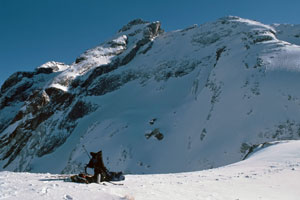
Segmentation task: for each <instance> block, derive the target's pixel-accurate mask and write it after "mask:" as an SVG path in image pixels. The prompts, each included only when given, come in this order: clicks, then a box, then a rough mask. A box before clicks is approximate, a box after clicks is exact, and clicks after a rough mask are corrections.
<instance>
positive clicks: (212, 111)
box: [0, 17, 300, 173]
mask: <svg viewBox="0 0 300 200" xmlns="http://www.w3.org/2000/svg"><path fill="white" fill-rule="evenodd" d="M298 45H300V26H298V25H279V24H274V25H264V24H261V23H259V22H256V21H251V20H247V19H242V18H239V17H225V18H221V19H219V20H217V21H215V22H211V23H206V24H203V25H200V26H197V25H194V26H191V27H188V28H186V29H183V30H177V31H172V32H164V31H163V30H162V29H161V24H160V22H152V23H151V22H146V21H143V20H139V19H138V20H133V21H131V22H130V23H129V24H127V25H125V26H124V27H123V28H122V29H120V30H119V31H118V33H117V34H116V35H115V36H114V37H112V38H111V39H109V40H108V41H106V42H104V43H103V44H101V45H99V46H97V47H95V48H93V49H90V50H87V51H86V52H84V53H83V54H82V55H80V56H79V57H78V58H77V59H76V61H75V62H74V63H72V64H70V65H66V64H64V63H59V62H48V63H46V64H44V65H42V66H40V67H38V68H36V69H35V71H33V72H17V73H14V74H13V75H12V76H11V77H9V78H8V79H7V80H6V81H5V82H4V84H3V85H2V87H1V93H0V141H1V142H0V168H1V169H3V170H12V171H33V172H54V173H60V172H63V173H77V172H79V171H82V169H83V167H84V165H85V164H86V163H87V161H88V159H89V158H88V155H87V154H86V153H87V152H86V150H87V151H98V150H99V149H102V151H103V156H104V162H105V164H106V165H107V167H108V168H109V169H111V170H122V171H125V172H127V173H165V172H181V171H193V170H200V169H207V168H212V167H218V166H222V165H225V164H229V163H233V162H236V161H238V160H241V159H242V158H243V157H244V156H245V155H246V154H247V153H248V151H249V150H251V149H252V148H253V146H255V145H256V144H260V143H264V142H270V141H275V140H286V139H298V138H300V120H299V119H300V112H299V111H300V93H299V89H300V88H299V87H300V46H298Z"/></svg>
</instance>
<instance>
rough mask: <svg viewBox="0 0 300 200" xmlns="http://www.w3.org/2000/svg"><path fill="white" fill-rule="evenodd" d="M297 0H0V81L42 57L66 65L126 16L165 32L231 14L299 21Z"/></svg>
mask: <svg viewBox="0 0 300 200" xmlns="http://www.w3.org/2000/svg"><path fill="white" fill-rule="evenodd" d="M299 9H300V1H299V0H282V1H279V0H203V1H201V0H150V1H144V0H119V1H117V0H0V84H1V85H2V84H3V82H4V80H5V79H6V78H8V76H9V75H11V74H12V73H14V72H16V71H32V70H33V69H34V68H35V67H37V66H39V65H41V64H43V63H45V62H47V61H51V60H54V61H60V62H65V63H72V62H73V61H74V60H75V58H76V57H77V56H78V55H80V54H81V53H83V52H84V51H85V50H86V49H89V48H92V47H94V46H96V45H97V44H99V43H101V42H102V41H104V40H105V39H107V38H109V37H111V36H113V34H114V33H115V32H117V30H119V29H120V28H121V27H122V26H123V25H125V24H126V23H128V22H129V21H130V20H132V19H135V18H142V19H144V20H148V21H161V22H162V28H163V29H164V30H166V31H171V30H176V29H181V28H185V27H187V26H190V25H193V24H202V23H205V22H208V21H214V20H216V19H218V18H220V17H223V16H228V15H235V16H240V17H243V18H249V19H254V20H257V21H260V22H263V23H267V24H270V23H292V24H300V11H299Z"/></svg>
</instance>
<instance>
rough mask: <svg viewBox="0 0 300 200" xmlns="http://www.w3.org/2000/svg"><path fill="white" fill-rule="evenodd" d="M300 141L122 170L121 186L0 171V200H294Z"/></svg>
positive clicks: (299, 193) (299, 174)
mask: <svg viewBox="0 0 300 200" xmlns="http://www.w3.org/2000/svg"><path fill="white" fill-rule="evenodd" d="M299 180H300V141H281V142H273V143H270V145H269V146H268V147H266V148H261V149H260V150H258V151H256V152H255V153H254V154H253V155H252V156H250V157H249V158H248V159H246V160H244V161H241V162H238V163H235V164H231V165H228V166H225V167H220V168H215V169H210V170H203V171H197V172H188V173H173V174H155V175H126V180H125V181H122V182H118V183H122V184H123V185H112V184H111V183H106V184H105V185H103V184H96V183H92V184H79V183H72V182H65V181H63V178H62V177H61V175H54V174H49V173H48V174H34V173H14V172H7V171H4V172H0V199H7V200H12V199H22V200H26V199H28V200H31V199H66V200H70V199H89V200H93V199H105V200H111V199H115V200H116V199H124V200H126V199H127V200H139V199H141V200H147V199H149V200H150V199H152V200H157V199H164V200H167V199H170V200H177V199H178V200H182V199H207V200H209V199H210V200H217V199H220V200H226V199H228V200H247V199H249V200H254V199H263V200H268V199H269V200H276V199H280V200H297V199H299V196H300V190H299Z"/></svg>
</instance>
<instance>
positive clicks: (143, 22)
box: [119, 19, 149, 33]
mask: <svg viewBox="0 0 300 200" xmlns="http://www.w3.org/2000/svg"><path fill="white" fill-rule="evenodd" d="M146 23H149V22H147V21H144V20H142V19H134V20H132V21H130V22H129V23H128V24H127V25H125V26H123V27H122V28H121V29H120V30H119V33H120V32H125V31H128V30H129V29H131V27H132V26H135V25H139V24H146Z"/></svg>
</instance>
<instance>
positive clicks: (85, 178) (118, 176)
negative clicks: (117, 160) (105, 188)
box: [71, 151, 125, 183]
mask: <svg viewBox="0 0 300 200" xmlns="http://www.w3.org/2000/svg"><path fill="white" fill-rule="evenodd" d="M90 154H91V156H92V158H91V159H90V161H89V163H88V164H87V165H86V166H85V168H84V171H85V174H79V175H75V176H72V177H73V179H72V177H71V180H72V181H74V182H80V183H93V182H95V183H100V182H103V181H121V180H125V177H124V175H123V173H122V172H110V171H108V170H107V168H106V167H105V166H104V163H103V158H102V151H99V152H97V153H94V152H90ZM87 168H92V169H94V176H90V175H89V174H87V172H86V169H87Z"/></svg>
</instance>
